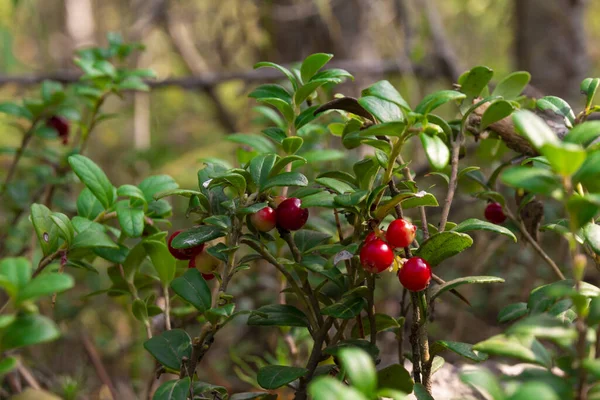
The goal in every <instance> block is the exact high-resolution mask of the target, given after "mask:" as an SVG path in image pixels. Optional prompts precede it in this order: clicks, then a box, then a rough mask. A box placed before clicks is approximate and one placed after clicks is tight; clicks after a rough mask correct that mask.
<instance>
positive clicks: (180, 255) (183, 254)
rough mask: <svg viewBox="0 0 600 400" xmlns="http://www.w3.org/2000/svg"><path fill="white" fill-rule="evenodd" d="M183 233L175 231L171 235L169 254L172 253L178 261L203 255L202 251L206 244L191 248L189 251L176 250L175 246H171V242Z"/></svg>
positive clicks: (168, 244)
mask: <svg viewBox="0 0 600 400" xmlns="http://www.w3.org/2000/svg"><path fill="white" fill-rule="evenodd" d="M181 232H182V231H181V230H179V231H175V232H173V233H172V234H171V236H169V240H168V241H167V247H168V248H169V252H170V253H171V255H173V257H175V258H176V259H178V260H190V259H193V258H194V256H195V255H196V254H198V253H201V252H202V250H204V244H200V245H198V246H195V247H190V248H187V249H176V248H174V247H173V246H171V242H172V241H173V239H174V238H175V236H177V235H179V234H180V233H181Z"/></svg>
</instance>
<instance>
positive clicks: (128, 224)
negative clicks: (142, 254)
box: [116, 200, 144, 238]
mask: <svg viewBox="0 0 600 400" xmlns="http://www.w3.org/2000/svg"><path fill="white" fill-rule="evenodd" d="M116 210H117V218H118V219H119V224H120V225H121V229H123V232H125V234H126V235H127V236H129V237H132V238H136V237H140V236H142V233H143V232H144V210H143V209H141V208H135V207H131V206H130V205H129V201H128V200H122V201H119V202H117V207H116Z"/></svg>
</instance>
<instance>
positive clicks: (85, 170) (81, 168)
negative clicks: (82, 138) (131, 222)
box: [69, 154, 115, 209]
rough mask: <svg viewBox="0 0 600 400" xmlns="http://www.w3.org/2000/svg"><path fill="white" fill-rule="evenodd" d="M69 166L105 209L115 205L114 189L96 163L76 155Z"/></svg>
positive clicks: (71, 158)
mask: <svg viewBox="0 0 600 400" xmlns="http://www.w3.org/2000/svg"><path fill="white" fill-rule="evenodd" d="M69 165H71V168H73V172H75V175H77V177H79V179H80V180H81V182H82V183H83V184H84V185H85V186H86V187H87V188H88V189H89V190H90V191H91V192H92V194H93V195H94V196H95V197H96V198H97V199H98V201H99V202H100V204H102V206H103V207H104V208H105V209H108V208H109V207H110V206H112V205H113V203H114V201H115V191H114V187H113V185H112V184H111V183H110V181H109V180H108V177H107V176H106V174H105V173H104V171H102V169H101V168H100V167H99V166H98V165H96V163H94V162H93V161H92V160H90V159H89V158H87V157H85V156H82V155H79V154H76V155H72V156H70V157H69Z"/></svg>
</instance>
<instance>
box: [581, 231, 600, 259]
mask: <svg viewBox="0 0 600 400" xmlns="http://www.w3.org/2000/svg"><path fill="white" fill-rule="evenodd" d="M583 236H584V237H585V242H586V243H587V244H588V245H590V247H591V248H592V250H594V252H595V253H596V254H599V255H600V226H599V225H596V224H587V225H586V226H585V227H584V228H583Z"/></svg>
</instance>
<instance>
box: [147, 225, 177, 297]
mask: <svg viewBox="0 0 600 400" xmlns="http://www.w3.org/2000/svg"><path fill="white" fill-rule="evenodd" d="M180 235H181V233H180V234H179V235H177V236H176V238H177V237H179V236H180ZM174 241H175V240H173V242H174ZM144 249H145V250H146V252H147V253H148V255H149V256H150V259H151V260H152V265H154V269H155V270H156V273H157V274H158V277H159V279H160V281H161V282H162V284H163V285H164V286H167V285H168V284H169V283H170V282H171V281H172V280H173V278H174V277H175V258H173V256H172V255H171V253H169V250H168V249H167V245H166V244H165V243H163V242H159V241H157V240H145V241H144Z"/></svg>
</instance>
